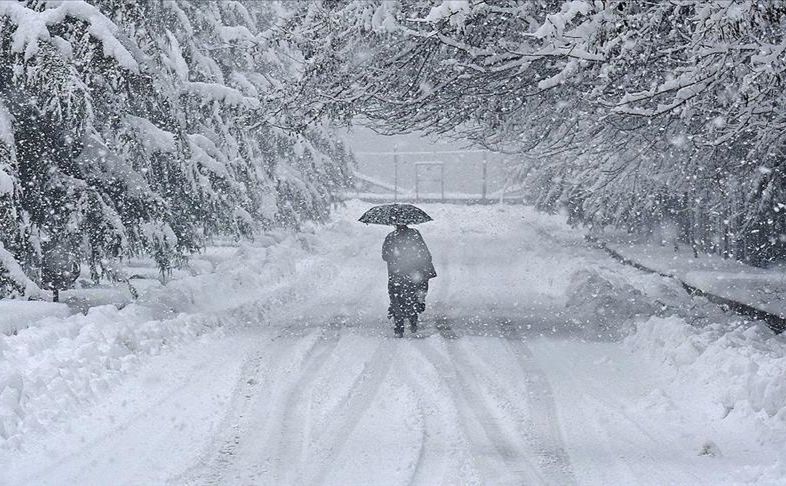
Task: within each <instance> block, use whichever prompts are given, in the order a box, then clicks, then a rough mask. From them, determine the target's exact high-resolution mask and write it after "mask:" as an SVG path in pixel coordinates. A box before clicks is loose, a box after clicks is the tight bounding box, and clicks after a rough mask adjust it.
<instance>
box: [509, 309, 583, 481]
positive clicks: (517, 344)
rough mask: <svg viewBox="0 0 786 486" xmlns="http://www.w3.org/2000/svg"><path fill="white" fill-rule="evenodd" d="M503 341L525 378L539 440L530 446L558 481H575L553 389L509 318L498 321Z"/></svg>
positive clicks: (530, 408) (532, 420)
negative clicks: (563, 438)
mask: <svg viewBox="0 0 786 486" xmlns="http://www.w3.org/2000/svg"><path fill="white" fill-rule="evenodd" d="M498 327H499V330H500V334H501V335H502V336H503V337H504V341H503V342H504V343H505V345H506V346H507V348H508V349H509V350H510V354H511V355H512V356H514V357H515V360H516V363H518V366H519V368H521V371H522V377H523V378H524V379H525V380H526V382H527V390H528V393H526V399H527V405H528V409H529V411H530V414H531V426H532V430H533V432H534V436H535V437H537V440H538V443H537V444H533V447H534V448H535V449H536V451H537V453H538V457H540V458H541V459H542V464H541V467H543V468H547V469H548V470H549V471H550V475H551V476H553V477H557V478H560V481H559V484H576V478H575V476H574V474H573V470H572V468H571V466H570V457H569V456H568V453H567V452H566V451H565V446H564V444H563V441H562V434H561V432H560V428H559V419H558V416H557V407H556V404H555V402H554V393H553V391H552V389H551V385H550V384H549V381H548V379H547V378H546V374H545V373H544V372H543V371H542V370H540V369H539V368H538V367H537V366H536V365H535V362H534V358H533V356H532V353H531V351H530V350H529V348H528V347H527V345H526V344H525V342H524V338H523V336H522V335H521V331H520V329H519V328H518V327H514V325H513V323H512V322H511V321H510V320H500V321H498Z"/></svg>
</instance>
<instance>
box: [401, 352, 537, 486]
mask: <svg viewBox="0 0 786 486" xmlns="http://www.w3.org/2000/svg"><path fill="white" fill-rule="evenodd" d="M415 345H416V346H417V348H418V350H419V351H420V352H421V353H422V355H423V357H424V358H426V359H427V360H428V361H429V362H430V363H431V365H432V366H433V367H434V368H435V369H437V371H438V373H439V375H440V378H441V379H442V380H443V382H444V383H445V385H446V388H447V390H448V392H449V393H450V395H451V398H452V399H453V402H454V403H455V405H456V410H457V411H458V414H459V419H460V422H461V425H462V427H463V428H464V432H465V435H466V436H467V437H468V438H469V439H470V442H471V448H472V449H473V450H472V456H473V458H474V460H475V462H476V466H477V469H478V470H480V471H483V472H484V475H485V476H486V480H487V481H488V480H489V479H491V478H495V479H497V480H498V482H496V484H521V483H522V482H524V483H529V484H548V481H547V480H546V478H544V477H543V475H542V474H541V472H540V471H539V470H538V468H537V467H536V466H535V465H534V464H532V463H531V461H530V460H529V459H528V458H527V451H525V450H522V449H521V447H519V446H517V445H516V444H515V443H514V442H513V441H511V440H510V439H509V438H508V437H507V436H508V434H506V433H505V431H504V426H502V425H500V424H499V423H498V421H497V420H496V419H495V417H494V415H493V414H492V413H491V412H490V410H489V409H488V408H486V407H485V405H484V400H483V398H482V396H481V395H480V394H479V392H478V390H477V389H476V388H477V387H476V386H475V385H474V384H473V383H472V380H470V379H467V377H466V376H463V375H462V373H461V370H459V369H458V367H457V366H456V362H455V361H454V360H452V359H450V357H447V358H446V357H443V356H441V355H440V353H439V352H438V351H437V350H436V349H434V348H433V347H432V346H431V344H429V343H427V342H417V343H415ZM452 345H453V343H451V342H446V347H447V348H448V349H449V348H450V347H451V346H452ZM473 378H474V376H473ZM500 463H502V464H500Z"/></svg>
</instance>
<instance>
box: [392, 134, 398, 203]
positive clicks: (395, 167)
mask: <svg viewBox="0 0 786 486" xmlns="http://www.w3.org/2000/svg"><path fill="white" fill-rule="evenodd" d="M393 202H398V145H394V146H393Z"/></svg>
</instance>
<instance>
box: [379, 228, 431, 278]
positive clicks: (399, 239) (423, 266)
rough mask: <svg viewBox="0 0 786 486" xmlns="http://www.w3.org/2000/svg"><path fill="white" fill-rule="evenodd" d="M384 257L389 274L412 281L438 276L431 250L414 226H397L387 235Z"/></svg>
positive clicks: (383, 249)
mask: <svg viewBox="0 0 786 486" xmlns="http://www.w3.org/2000/svg"><path fill="white" fill-rule="evenodd" d="M382 259H383V260H385V261H386V262H387V264H388V275H389V276H390V277H391V278H393V277H395V278H398V279H401V278H404V279H407V280H409V281H411V282H415V283H417V282H422V281H424V280H425V281H428V280H429V279H431V278H434V277H436V276H437V272H436V271H435V270H434V264H433V263H432V262H431V252H430V251H429V250H428V246H426V242H425V241H423V237H422V236H420V232H419V231H418V230H416V229H414V228H409V227H404V228H396V229H395V231H393V232H391V233H390V234H388V235H387V236H386V237H385V243H383V244H382Z"/></svg>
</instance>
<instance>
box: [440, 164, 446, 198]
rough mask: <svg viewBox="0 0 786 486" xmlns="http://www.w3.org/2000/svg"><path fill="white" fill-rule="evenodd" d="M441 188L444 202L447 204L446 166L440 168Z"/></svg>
mask: <svg viewBox="0 0 786 486" xmlns="http://www.w3.org/2000/svg"><path fill="white" fill-rule="evenodd" d="M439 186H440V191H441V192H442V202H445V164H442V165H440V166H439Z"/></svg>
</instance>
